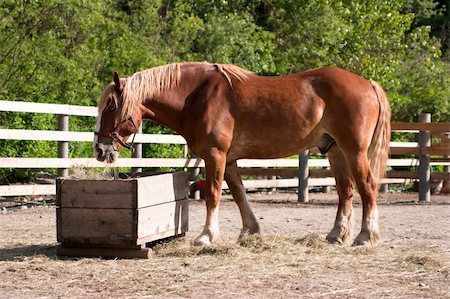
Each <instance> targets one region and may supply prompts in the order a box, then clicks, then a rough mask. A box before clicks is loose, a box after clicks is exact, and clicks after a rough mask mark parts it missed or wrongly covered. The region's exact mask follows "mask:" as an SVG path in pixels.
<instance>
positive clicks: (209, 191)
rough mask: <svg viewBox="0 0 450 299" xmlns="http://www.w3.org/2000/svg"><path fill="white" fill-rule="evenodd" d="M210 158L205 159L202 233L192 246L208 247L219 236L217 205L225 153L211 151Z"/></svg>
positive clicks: (215, 149) (219, 197)
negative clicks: (204, 207)
mask: <svg viewBox="0 0 450 299" xmlns="http://www.w3.org/2000/svg"><path fill="white" fill-rule="evenodd" d="M210 154H211V156H210V157H207V158H205V169H206V189H205V197H206V199H205V200H206V223H205V227H204V228H203V232H202V233H201V234H200V236H199V237H198V238H197V239H196V240H195V241H194V245H198V246H208V245H211V243H212V242H213V241H214V240H216V239H217V238H218V237H219V235H220V229H219V204H220V199H221V197H222V181H223V177H224V173H225V159H226V156H225V153H224V152H222V151H220V150H218V149H217V148H212V149H211V153H210Z"/></svg>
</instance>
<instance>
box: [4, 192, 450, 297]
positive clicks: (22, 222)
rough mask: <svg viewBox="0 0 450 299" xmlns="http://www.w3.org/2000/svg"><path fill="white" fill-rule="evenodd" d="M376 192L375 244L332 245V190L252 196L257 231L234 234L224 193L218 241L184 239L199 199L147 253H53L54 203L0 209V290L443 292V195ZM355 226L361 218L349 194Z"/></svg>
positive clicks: (447, 249) (447, 293)
mask: <svg viewBox="0 0 450 299" xmlns="http://www.w3.org/2000/svg"><path fill="white" fill-rule="evenodd" d="M417 197H418V196H417V193H388V194H382V195H380V199H379V203H380V226H381V230H382V240H381V243H380V244H379V245H376V246H362V247H351V246H348V245H345V246H339V245H330V244H328V243H326V241H325V235H326V234H327V233H328V232H329V230H330V229H331V228H332V225H333V221H334V217H335V213H336V208H337V205H336V200H335V199H336V194H334V193H329V194H321V193H312V194H311V195H310V198H311V200H312V202H311V203H308V204H301V205H299V204H296V195H295V194H292V193H277V194H272V195H270V194H259V193H258V194H256V193H255V194H251V195H250V199H251V203H252V207H253V208H254V211H255V214H256V215H257V218H258V219H259V221H260V225H261V230H262V236H261V237H254V238H248V239H246V240H244V241H242V242H237V236H238V234H239V230H240V227H241V223H240V222H241V220H240V216H239V212H238V209H237V206H236V205H235V204H234V203H233V202H232V201H231V200H230V197H229V196H225V198H224V200H223V202H222V205H221V210H220V224H221V230H222V240H221V241H220V242H218V243H217V244H216V245H214V246H212V247H211V248H203V249H201V248H195V247H192V246H191V245H190V241H192V240H193V239H194V238H195V237H196V236H197V235H198V234H199V233H200V232H201V230H202V226H203V223H204V220H205V207H204V203H203V202H194V201H193V202H191V204H190V218H189V221H190V223H189V225H190V230H189V233H188V234H187V235H186V237H185V238H182V239H178V240H175V241H172V242H170V243H169V244H167V245H163V246H158V247H157V248H155V250H154V255H153V257H152V258H150V259H148V260H126V259H116V260H104V259H99V258H62V257H58V256H56V246H57V242H56V228H55V221H56V220H55V207H54V206H53V205H52V204H51V201H50V204H42V202H41V204H40V206H38V207H31V208H28V209H4V211H3V212H1V213H0V298H25V297H28V298H29V297H31V298H36V297H45V298H58V297H64V298H79V297H83V298H85V297H89V298H92V297H94V298H124V297H125V298H142V297H145V298H280V297H283V298H450V276H449V273H450V262H449V261H450V225H449V224H450V198H449V197H448V196H442V195H440V196H438V195H436V196H432V199H431V200H432V202H431V203H430V204H422V203H418V202H417ZM355 212H356V215H355V220H356V224H355V233H357V232H358V227H359V225H360V220H361V207H360V204H359V200H356V202H355Z"/></svg>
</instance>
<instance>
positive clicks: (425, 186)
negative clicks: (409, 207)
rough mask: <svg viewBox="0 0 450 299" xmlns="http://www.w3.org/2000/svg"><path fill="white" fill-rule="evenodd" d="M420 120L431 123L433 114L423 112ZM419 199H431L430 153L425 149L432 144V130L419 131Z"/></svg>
mask: <svg viewBox="0 0 450 299" xmlns="http://www.w3.org/2000/svg"><path fill="white" fill-rule="evenodd" d="M419 122H421V123H430V122H431V114H429V113H422V114H420V115H419ZM418 141H419V201H422V202H429V201H430V155H427V154H424V153H423V151H424V149H426V148H427V147H429V146H430V145H431V142H430V132H429V131H420V132H419V140H418Z"/></svg>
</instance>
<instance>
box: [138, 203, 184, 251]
mask: <svg viewBox="0 0 450 299" xmlns="http://www.w3.org/2000/svg"><path fill="white" fill-rule="evenodd" d="M137 217H138V218H137V219H138V229H137V237H138V243H146V242H151V241H154V240H158V239H161V238H165V237H170V236H175V235H179V234H182V233H185V232H186V231H187V230H188V223H189V201H188V200H187V199H183V200H178V201H172V202H167V203H164V204H160V205H156V206H150V207H146V208H143V209H139V211H138V214H137Z"/></svg>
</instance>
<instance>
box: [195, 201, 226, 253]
mask: <svg viewBox="0 0 450 299" xmlns="http://www.w3.org/2000/svg"><path fill="white" fill-rule="evenodd" d="M219 236H220V228H219V208H218V207H217V208H215V209H211V210H209V211H207V214H206V224H205V227H204V228H203V232H202V233H201V234H200V236H198V237H197V239H195V241H194V245H196V246H209V245H211V243H212V242H213V241H215V240H217V239H218V238H219Z"/></svg>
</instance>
